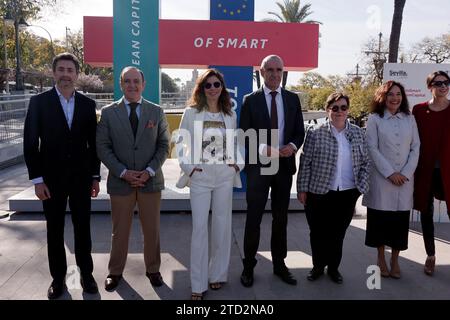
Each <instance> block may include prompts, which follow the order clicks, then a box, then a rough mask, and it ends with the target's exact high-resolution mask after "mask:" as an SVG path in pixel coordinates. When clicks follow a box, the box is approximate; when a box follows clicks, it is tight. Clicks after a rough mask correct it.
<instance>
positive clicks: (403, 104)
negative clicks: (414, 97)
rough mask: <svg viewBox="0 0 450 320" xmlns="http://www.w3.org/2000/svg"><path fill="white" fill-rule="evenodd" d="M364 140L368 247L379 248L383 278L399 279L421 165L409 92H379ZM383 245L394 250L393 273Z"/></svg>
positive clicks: (391, 86) (389, 87) (394, 86)
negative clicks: (367, 163)
mask: <svg viewBox="0 0 450 320" xmlns="http://www.w3.org/2000/svg"><path fill="white" fill-rule="evenodd" d="M370 112H371V114H370V115H369V119H368V120H367V129H366V138H367V145H368V148H369V154H370V158H371V160H372V166H371V171H370V178H369V181H370V184H369V192H368V193H366V194H365V195H364V197H363V201H362V204H363V205H365V206H366V207H367V226H366V241H365V242H366V245H367V246H369V247H373V248H377V250H378V258H377V264H378V266H379V267H380V273H381V276H382V277H389V276H390V277H392V278H394V279H400V277H401V273H400V266H399V263H398V257H399V254H400V251H402V250H406V249H407V248H408V232H409V214H410V211H411V209H412V207H413V191H414V171H415V170H416V167H417V162H418V160H419V148H420V141H419V133H418V132H417V125H416V121H415V119H414V116H412V115H411V112H410V111H409V105H408V100H407V97H406V93H405V88H404V87H403V86H402V85H401V84H400V83H398V82H395V81H387V82H386V83H385V84H383V85H381V86H380V87H379V88H378V89H377V91H376V92H375V96H374V98H373V101H372V105H371V110H370ZM385 246H388V247H391V249H392V253H391V260H390V270H389V268H388V266H387V264H386V260H385V254H384V252H385Z"/></svg>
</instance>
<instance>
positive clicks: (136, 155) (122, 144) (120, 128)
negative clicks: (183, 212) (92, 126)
mask: <svg viewBox="0 0 450 320" xmlns="http://www.w3.org/2000/svg"><path fill="white" fill-rule="evenodd" d="M169 135H170V134H169V127H168V123H167V120H166V116H165V115H164V111H163V110H162V109H161V107H159V106H157V105H156V104H153V103H151V102H149V101H147V100H145V99H142V104H141V116H140V117H139V125H138V130H137V133H136V139H135V138H134V136H133V131H132V129H131V125H130V120H129V118H128V113H127V110H126V107H125V104H124V102H123V98H122V99H120V100H119V101H116V102H113V103H112V104H110V105H108V106H106V107H104V108H103V109H102V116H101V118H100V122H99V123H98V125H97V154H98V157H99V158H100V160H101V161H102V162H103V163H104V164H105V166H106V167H107V168H108V169H109V174H108V181H107V189H108V190H107V192H108V193H109V194H112V195H127V194H130V193H131V192H133V188H132V187H131V186H130V185H129V184H128V183H127V182H126V181H125V180H123V179H121V178H120V174H121V173H122V171H123V170H124V169H130V170H136V171H142V170H145V168H147V167H150V168H152V169H153V170H154V171H155V173H156V175H155V176H154V177H151V178H150V180H148V181H147V183H146V185H145V187H142V188H140V191H142V192H157V191H161V190H163V189H164V177H163V173H162V169H161V167H162V165H163V163H164V161H165V160H166V159H167V157H168V155H169V139H170V138H169Z"/></svg>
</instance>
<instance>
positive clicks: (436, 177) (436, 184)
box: [420, 168, 450, 256]
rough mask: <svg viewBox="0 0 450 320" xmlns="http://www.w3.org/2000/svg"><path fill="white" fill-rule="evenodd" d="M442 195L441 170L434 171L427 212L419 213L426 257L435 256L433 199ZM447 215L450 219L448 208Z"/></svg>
mask: <svg viewBox="0 0 450 320" xmlns="http://www.w3.org/2000/svg"><path fill="white" fill-rule="evenodd" d="M443 194H444V185H443V184H442V177H441V170H440V169H439V168H436V169H434V171H433V178H432V182H431V190H430V193H429V195H428V210H427V211H426V212H421V213H420V223H421V225H422V237H423V242H424V244H425V251H426V252H427V255H428V256H434V255H435V247H434V221H433V216H434V197H435V195H443ZM447 214H448V216H449V218H450V208H447Z"/></svg>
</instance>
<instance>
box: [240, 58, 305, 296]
mask: <svg viewBox="0 0 450 320" xmlns="http://www.w3.org/2000/svg"><path fill="white" fill-rule="evenodd" d="M261 75H262V77H263V78H264V85H263V87H262V88H260V89H259V90H257V91H255V92H252V93H250V94H248V95H246V96H245V97H244V101H243V104H242V109H241V115H240V123H239V126H240V128H241V129H243V130H244V131H247V130H249V129H254V130H256V132H258V133H259V136H258V138H257V141H251V142H248V143H247V144H246V151H247V154H246V164H245V172H246V173H247V195H246V197H247V219H246V223H245V235H244V255H245V258H244V259H243V264H244V270H243V272H242V275H241V283H242V285H243V286H245V287H251V286H252V285H253V269H254V267H255V265H256V263H257V260H256V258H255V256H256V253H257V251H258V246H259V239H260V225H261V219H262V216H263V213H264V208H265V206H266V202H267V198H268V194H269V189H270V190H271V209H272V218H273V220H272V237H271V253H272V262H273V272H274V274H275V275H277V276H279V277H280V278H281V280H283V281H284V282H286V283H288V284H291V285H296V284H297V280H296V279H295V278H294V277H293V275H292V274H291V273H290V271H289V269H288V268H287V267H286V265H285V263H284V259H285V258H286V255H287V239H286V238H287V236H286V229H287V220H288V218H287V211H288V207H289V200H290V190H291V186H292V175H293V174H295V172H296V166H295V154H296V152H297V150H298V149H299V148H300V146H301V145H302V143H303V139H304V135H305V132H304V126H303V116H302V111H301V106H300V100H299V98H298V96H297V95H296V94H295V93H293V92H290V91H287V90H284V89H283V88H281V87H280V83H281V79H282V76H283V60H282V59H281V58H280V57H279V56H276V55H270V56H267V57H265V58H264V59H263V61H262V63H261ZM261 132H266V133H267V135H266V138H264V137H262V136H261ZM271 132H272V134H273V133H275V136H271ZM271 140H273V141H271ZM249 143H250V144H252V143H253V144H254V143H256V144H257V145H256V146H251V145H249ZM252 150H258V151H257V153H258V155H257V161H252V158H253V159H255V158H256V157H255V155H252V154H249V152H250V153H251V151H252ZM265 162H266V164H264V163H265ZM267 162H268V163H267ZM274 163H275V164H277V165H278V167H277V166H276V165H275V166H273V164H274ZM268 166H271V167H272V169H273V168H275V169H276V170H266V169H270V168H268ZM265 171H266V172H265ZM271 171H272V172H271Z"/></svg>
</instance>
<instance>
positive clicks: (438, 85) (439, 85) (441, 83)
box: [431, 80, 450, 88]
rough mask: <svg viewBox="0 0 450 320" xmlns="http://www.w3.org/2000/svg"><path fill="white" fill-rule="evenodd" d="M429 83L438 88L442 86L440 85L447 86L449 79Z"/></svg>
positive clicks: (449, 83) (449, 84)
mask: <svg viewBox="0 0 450 320" xmlns="http://www.w3.org/2000/svg"><path fill="white" fill-rule="evenodd" d="M431 85H432V86H433V87H436V88H440V87H442V85H444V86H445V87H448V86H450V80H445V81H433V82H432V83H431Z"/></svg>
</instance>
